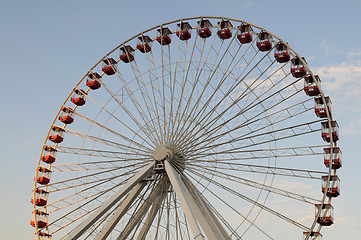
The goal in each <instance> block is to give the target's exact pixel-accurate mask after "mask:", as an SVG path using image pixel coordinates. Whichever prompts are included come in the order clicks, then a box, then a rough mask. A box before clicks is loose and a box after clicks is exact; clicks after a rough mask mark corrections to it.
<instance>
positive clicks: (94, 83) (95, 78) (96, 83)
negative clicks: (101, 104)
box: [86, 72, 102, 90]
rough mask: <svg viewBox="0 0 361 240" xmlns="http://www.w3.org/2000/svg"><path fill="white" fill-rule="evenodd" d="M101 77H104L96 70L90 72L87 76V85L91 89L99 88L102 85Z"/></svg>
mask: <svg viewBox="0 0 361 240" xmlns="http://www.w3.org/2000/svg"><path fill="white" fill-rule="evenodd" d="M101 78H102V77H101V76H100V75H99V74H98V73H96V72H91V73H88V75H87V77H86V85H87V86H88V87H89V88H90V89H91V90H96V89H99V88H100V87H101V83H100V79H101Z"/></svg>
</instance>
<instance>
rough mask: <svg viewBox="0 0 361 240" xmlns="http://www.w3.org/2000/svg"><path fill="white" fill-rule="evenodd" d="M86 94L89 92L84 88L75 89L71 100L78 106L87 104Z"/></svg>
mask: <svg viewBox="0 0 361 240" xmlns="http://www.w3.org/2000/svg"><path fill="white" fill-rule="evenodd" d="M86 95H87V93H86V92H84V91H83V90H81V89H75V90H74V91H73V95H72V96H71V98H70V101H71V102H72V103H74V104H75V105H77V106H83V105H84V104H85V96H86Z"/></svg>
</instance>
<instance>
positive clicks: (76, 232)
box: [65, 162, 154, 240]
mask: <svg viewBox="0 0 361 240" xmlns="http://www.w3.org/2000/svg"><path fill="white" fill-rule="evenodd" d="M153 165H154V163H153V162H151V163H149V164H148V165H146V166H145V167H143V168H142V169H141V170H140V171H139V172H138V173H137V174H135V175H134V176H133V177H132V178H130V179H129V181H128V182H127V183H125V184H124V185H123V187H122V188H121V189H119V190H118V192H116V193H115V194H114V195H113V196H111V197H110V198H109V199H108V200H107V201H106V202H104V203H103V204H102V206H101V207H99V208H98V209H97V210H96V211H95V212H94V213H93V214H91V215H90V216H89V217H88V218H87V219H86V220H85V221H84V222H82V223H81V224H79V225H78V226H77V227H75V228H74V229H73V231H71V232H70V233H68V236H67V237H66V238H65V239H66V240H73V239H78V238H79V237H80V236H81V235H82V234H83V233H84V232H85V231H87V230H88V229H89V228H90V227H91V226H92V225H93V224H94V223H95V222H96V221H97V220H99V218H101V217H102V216H103V215H104V214H105V213H106V212H107V211H108V210H109V209H110V208H112V207H113V206H114V205H115V204H116V203H117V202H119V201H120V199H122V198H123V197H124V196H125V195H126V194H128V192H129V191H130V190H131V189H133V188H134V187H135V185H137V184H138V183H139V182H140V181H142V179H143V178H144V177H146V176H147V174H148V173H149V172H150V171H151V170H152V169H153Z"/></svg>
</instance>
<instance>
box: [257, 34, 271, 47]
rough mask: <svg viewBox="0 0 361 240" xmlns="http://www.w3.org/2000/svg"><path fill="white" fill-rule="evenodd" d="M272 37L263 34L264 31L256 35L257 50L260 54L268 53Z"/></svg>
mask: <svg viewBox="0 0 361 240" xmlns="http://www.w3.org/2000/svg"><path fill="white" fill-rule="evenodd" d="M271 40H272V36H271V34H269V33H267V32H265V31H261V32H260V33H259V34H258V40H257V43H256V45H257V48H258V49H259V50H260V51H261V52H266V51H269V50H270V49H271V48H272V43H271Z"/></svg>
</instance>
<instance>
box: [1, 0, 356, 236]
mask: <svg viewBox="0 0 361 240" xmlns="http://www.w3.org/2000/svg"><path fill="white" fill-rule="evenodd" d="M360 9H361V2H359V1H356V0H353V1H350V0H344V1H334V0H331V1H326V0H325V1H317V0H310V1H308V0H306V1H285V0H284V1H266V0H263V1H236V0H223V1H215V0H209V1H207V2H206V1H189V0H185V1H177V2H175V1H164V0H162V1H157V0H155V1H145V0H133V1H110V0H105V1H94V0H87V1H85V0H79V1H69V0H66V1H44V0H38V1H16V0H14V1H7V0H0V26H1V36H0V43H1V44H0V66H1V90H2V94H1V95H0V100H1V103H2V114H1V120H0V123H1V124H0V127H1V138H0V159H1V164H2V174H1V177H0V180H1V183H0V188H1V191H2V195H3V197H2V200H1V205H0V211H1V212H2V213H3V216H5V217H2V218H1V220H0V239H4V240H7V239H31V238H32V237H33V229H32V228H31V227H30V225H29V221H30V218H31V211H32V206H31V204H30V197H31V191H32V187H33V176H34V172H35V167H36V163H37V161H38V157H39V153H40V150H41V146H42V143H43V141H44V138H45V135H46V133H47V131H48V128H49V126H50V124H51V122H52V120H53V118H54V115H55V114H56V112H57V111H58V109H59V107H60V105H61V103H62V102H63V100H64V98H65V97H66V96H67V95H68V93H69V92H70V90H71V89H72V88H73V86H74V85H75V84H76V83H77V82H78V81H79V79H80V78H81V77H82V76H83V75H84V73H85V72H86V71H87V70H88V69H89V68H90V67H91V66H93V65H94V64H95V63H96V62H97V61H98V60H99V59H100V58H101V57H102V56H104V55H105V54H106V53H107V52H109V51H110V50H111V49H113V48H114V47H115V46H117V45H118V44H119V43H121V42H123V41H125V40H127V39H128V38H130V37H132V36H133V35H135V34H137V33H139V32H141V31H143V30H145V29H148V28H150V27H153V26H155V25H158V24H161V23H164V22H168V21H171V20H175V19H180V18H184V17H192V16H203V15H205V16H225V17H231V18H236V19H241V20H245V21H248V22H251V23H253V24H256V25H258V26H261V27H263V28H265V29H267V30H269V31H271V32H272V33H274V34H276V35H277V36H279V37H281V38H282V39H283V40H284V41H286V42H288V43H289V44H290V45H291V46H292V47H293V48H294V49H295V50H296V51H297V52H298V53H299V54H301V55H303V56H305V58H306V60H307V62H308V63H309V66H310V67H311V69H312V70H313V72H314V73H315V74H318V75H320V77H321V79H322V87H323V88H324V90H325V92H326V93H328V94H329V95H330V96H331V97H332V100H333V115H334V118H335V119H336V120H337V121H338V123H339V125H340V127H341V140H340V141H339V144H340V147H341V148H342V151H343V162H344V167H343V168H342V169H340V171H339V176H340V178H341V181H342V192H341V196H340V197H338V198H337V199H335V200H334V202H333V204H334V206H335V217H336V224H335V225H334V226H332V227H331V228H329V229H327V228H325V229H324V230H323V232H324V239H330V240H334V239H357V238H359V236H360V234H361V219H360V218H361V209H360V207H359V202H360V198H361V192H358V189H359V187H358V184H360V183H361V175H360V174H359V171H360V169H361V163H360V162H361V161H360V159H359V153H358V150H359V149H360V146H361V136H360V135H361V120H360V119H361V107H360V103H361V94H360V90H361V81H360V79H361V46H360V39H361V32H360V30H359V25H360V24H361V17H360V15H359V11H360ZM4 213H5V214H4Z"/></svg>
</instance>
